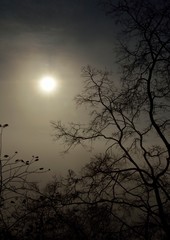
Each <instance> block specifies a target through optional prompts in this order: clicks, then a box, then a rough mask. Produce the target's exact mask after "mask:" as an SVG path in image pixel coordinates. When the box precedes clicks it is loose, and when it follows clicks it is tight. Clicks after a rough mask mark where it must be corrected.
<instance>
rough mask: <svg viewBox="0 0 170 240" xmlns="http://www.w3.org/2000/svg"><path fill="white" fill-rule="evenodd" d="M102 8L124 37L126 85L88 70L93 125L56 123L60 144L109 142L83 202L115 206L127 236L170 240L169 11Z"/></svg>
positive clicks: (125, 2) (82, 101) (131, 5)
mask: <svg viewBox="0 0 170 240" xmlns="http://www.w3.org/2000/svg"><path fill="white" fill-rule="evenodd" d="M101 3H102V4H103V6H104V7H105V11H106V13H107V14H109V15H111V16H112V17H113V19H115V21H116V23H117V24H118V27H117V29H118V28H119V29H120V31H121V34H120V35H119V36H120V38H119V43H120V45H119V48H118V49H117V53H118V54H117V58H118V59H119V60H118V64H119V67H120V69H121V76H120V80H119V82H118V81H116V80H114V76H113V74H111V73H110V72H108V71H106V70H104V71H101V70H96V69H95V68H92V67H90V66H87V67H85V68H83V70H82V75H83V77H84V91H83V92H82V93H81V94H80V95H78V96H77V97H76V98H75V101H76V103H77V104H78V105H86V106H87V107H88V109H89V111H90V122H89V124H88V125H87V126H85V125H83V124H79V123H71V124H70V125H69V126H68V127H66V126H64V125H63V124H62V123H61V122H57V123H56V122H53V123H52V125H53V128H54V130H55V136H56V140H59V139H62V140H63V141H64V143H65V144H66V145H67V150H69V149H70V148H72V147H74V146H76V145H79V144H82V145H83V144H84V143H85V142H86V141H88V140H89V141H92V142H93V141H97V140H99V139H102V141H103V144H105V145H106V150H105V153H104V154H103V155H102V157H101V156H98V157H97V158H96V159H95V160H94V161H92V162H91V163H90V165H89V166H88V167H87V168H86V170H88V171H86V173H85V175H83V176H82V177H81V183H83V182H84V181H85V180H86V179H87V180H86V181H85V184H83V188H82V189H84V190H82V192H79V191H76V193H77V192H78V193H79V194H78V195H76V196H77V197H78V198H79V199H81V201H82V202H84V203H86V204H90V203H93V204H96V203H98V202H105V203H108V204H110V209H111V212H112V214H113V215H114V217H115V218H117V220H118V221H119V222H120V223H121V225H120V226H121V227H120V229H119V231H120V234H121V233H123V230H124V228H125V229H127V230H128V229H129V233H132V235H131V238H133V236H134V239H137V238H139V239H170V230H169V227H170V226H169V211H168V209H169V200H170V191H169V190H170V189H169V185H168V183H169V163H170V143H169V139H168V137H169V124H170V118H169V117H170V113H169V109H170V105H169V100H170V81H169V78H170V68H169V67H170V35H169V32H170V31H169V30H170V18H169V16H170V5H169V2H168V1H162V3H161V5H160V3H158V2H153V1H151V0H150V1H148V0H144V1H134V0H132V1H129V0H120V1H118V2H117V3H115V1H112V0H106V1H101ZM78 182H79V181H78ZM75 186H78V185H77V183H76V181H75V182H74V190H75ZM87 186H88V187H87ZM86 189H87V191H86ZM90 193H91V194H92V195H90ZM82 194H83V197H82V196H81V195H82ZM71 201H72V203H74V201H73V199H72V200H71ZM123 213H124V214H123ZM126 232H127V231H126ZM127 238H128V237H127ZM124 239H125V238H124Z"/></svg>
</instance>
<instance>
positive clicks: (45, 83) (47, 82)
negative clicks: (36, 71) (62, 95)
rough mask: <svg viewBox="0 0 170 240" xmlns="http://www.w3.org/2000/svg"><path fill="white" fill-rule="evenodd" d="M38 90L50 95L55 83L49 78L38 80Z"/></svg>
mask: <svg viewBox="0 0 170 240" xmlns="http://www.w3.org/2000/svg"><path fill="white" fill-rule="evenodd" d="M40 88H41V90H42V91H44V92H47V93H50V92H53V91H54V90H55V88H56V81H55V79H54V78H53V77H51V76H45V77H43V78H42V79H41V80H40Z"/></svg>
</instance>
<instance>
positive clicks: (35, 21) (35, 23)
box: [0, 0, 114, 174]
mask: <svg viewBox="0 0 170 240" xmlns="http://www.w3.org/2000/svg"><path fill="white" fill-rule="evenodd" d="M0 28H1V31H0V74H1V77H0V123H8V124H9V128H7V129H5V134H4V148H3V149H4V153H7V154H12V153H13V152H15V151H16V150H17V151H18V152H19V156H20V157H23V158H24V159H25V160H29V158H31V156H32V155H39V156H40V159H41V165H42V166H44V167H47V168H51V169H52V170H53V173H56V174H62V173H63V172H65V171H66V170H68V169H69V168H72V169H79V168H80V167H81V166H83V164H84V163H85V162H87V161H88V160H89V158H90V153H88V152H86V151H85V150H83V149H82V148H79V149H77V150H75V151H72V152H70V153H69V154H67V155H66V156H63V155H61V154H60V151H61V149H62V148H63V146H62V145H61V143H58V142H54V141H53V137H52V134H53V131H52V128H51V125H50V121H51V120H53V121H57V120H61V121H63V122H65V123H67V122H71V121H72V122H75V121H76V122H80V121H85V119H87V116H86V115H84V110H81V109H80V110H76V107H75V104H74V101H73V98H74V97H75V95H76V94H78V93H79V92H81V90H82V78H81V67H82V66H85V65H87V64H90V65H92V66H95V67H98V68H104V67H107V68H109V69H112V68H113V67H114V56H113V49H114V29H113V26H112V20H111V19H110V18H109V17H106V16H105V14H104V12H103V11H102V10H101V8H99V7H98V6H97V0H72V1H70V0H62V1H61V0H60V1H59V0H24V1H23V0H1V1H0ZM45 74H52V75H54V76H55V77H56V78H57V79H58V82H59V88H58V90H57V91H56V92H55V93H53V94H51V95H46V94H44V93H43V92H41V91H40V90H39V89H38V87H37V84H38V81H39V79H40V78H41V77H42V76H43V75H45Z"/></svg>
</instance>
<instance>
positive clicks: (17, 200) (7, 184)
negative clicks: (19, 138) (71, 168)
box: [0, 124, 48, 239]
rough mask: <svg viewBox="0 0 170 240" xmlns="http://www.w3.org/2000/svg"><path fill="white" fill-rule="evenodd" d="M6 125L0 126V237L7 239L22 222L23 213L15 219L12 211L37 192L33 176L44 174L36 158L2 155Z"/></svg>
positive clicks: (16, 153) (15, 154)
mask: <svg viewBox="0 0 170 240" xmlns="http://www.w3.org/2000/svg"><path fill="white" fill-rule="evenodd" d="M6 127H8V124H3V125H0V236H1V238H2V239H6V238H5V237H6V236H7V239H9V234H10V232H12V230H13V227H14V226H15V225H16V223H17V222H18V221H20V220H23V218H24V217H25V213H23V214H22V213H21V212H20V216H19V217H16V215H14V214H13V213H14V211H15V210H16V209H19V205H20V204H21V203H22V202H23V201H26V200H25V199H27V200H28V199H29V198H32V194H33V193H36V192H38V191H39V190H38V188H37V185H36V182H35V180H33V175H35V174H38V173H44V172H46V171H48V170H44V169H43V168H41V167H38V166H36V162H37V161H39V157H38V156H32V157H31V159H30V160H23V159H18V158H17V155H18V152H15V153H14V154H12V155H7V154H3V152H4V148H3V131H4V129H5V128H6Z"/></svg>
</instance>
